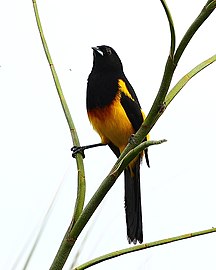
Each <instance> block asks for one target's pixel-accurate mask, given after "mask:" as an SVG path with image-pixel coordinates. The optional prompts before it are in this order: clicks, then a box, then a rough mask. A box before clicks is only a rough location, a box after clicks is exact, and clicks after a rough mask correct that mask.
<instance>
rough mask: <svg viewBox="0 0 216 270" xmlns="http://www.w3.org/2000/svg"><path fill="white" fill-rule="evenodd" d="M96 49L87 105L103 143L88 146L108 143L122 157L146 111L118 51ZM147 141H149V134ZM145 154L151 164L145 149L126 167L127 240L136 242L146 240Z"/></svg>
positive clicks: (107, 48)
mask: <svg viewBox="0 0 216 270" xmlns="http://www.w3.org/2000/svg"><path fill="white" fill-rule="evenodd" d="M92 49H93V67H92V70H91V72H90V74H89V77H88V81H87V94H86V107H87V114H88V118H89V121H90V123H91V124H92V126H93V128H94V130H95V131H96V132H97V133H98V134H99V136H100V138H101V143H98V144H94V145H90V146H87V147H85V149H87V148H91V147H95V146H99V145H108V146H109V147H110V149H111V150H112V151H113V153H114V154H115V155H116V156H117V158H118V157H119V156H120V154H121V153H122V151H123V150H124V148H125V147H126V145H127V144H128V142H129V140H130V138H131V136H132V135H133V134H134V133H136V131H137V130H138V129H139V128H140V126H141V124H142V123H143V121H144V120H145V114H144V112H143V111H142V109H141V106H140V103H139V101H138V98H137V96H136V93H135V91H134V89H133V87H132V86H131V84H130V83H129V81H128V79H127V77H126V76H125V74H124V71H123V65H122V62H121V60H120V58H119V56H118V54H117V53H116V51H115V50H114V49H113V48H112V47H110V46H107V45H101V46H96V47H92ZM144 140H149V135H148V136H147V137H146V138H145V139H144ZM143 154H145V159H146V163H147V166H148V167H150V166H149V158H148V149H145V150H144V151H143V152H141V153H140V154H139V155H138V156H137V157H136V158H134V159H133V160H132V161H131V162H130V163H129V165H128V166H127V167H126V169H125V170H124V187H125V194H124V199H125V215H126V227H127V239H128V242H129V243H133V244H137V241H138V242H139V243H142V242H143V224H142V205H141V190H140V164H141V160H142V157H143Z"/></svg>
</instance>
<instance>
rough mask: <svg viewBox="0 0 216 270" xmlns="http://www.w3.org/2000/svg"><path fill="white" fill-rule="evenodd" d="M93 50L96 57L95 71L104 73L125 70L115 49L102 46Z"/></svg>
mask: <svg viewBox="0 0 216 270" xmlns="http://www.w3.org/2000/svg"><path fill="white" fill-rule="evenodd" d="M92 49H93V55H94V62H93V69H96V70H97V71H102V72H106V71H113V70H117V71H122V70H123V68H122V63H121V60H120V58H119V57H118V55H117V53H116V52H115V50H113V48H111V47H109V46H106V45H101V46H97V47H92Z"/></svg>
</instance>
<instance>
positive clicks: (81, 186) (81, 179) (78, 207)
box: [32, 0, 85, 224]
mask: <svg viewBox="0 0 216 270" xmlns="http://www.w3.org/2000/svg"><path fill="white" fill-rule="evenodd" d="M32 3H33V8H34V13H35V18H36V22H37V26H38V30H39V33H40V37H41V41H42V45H43V48H44V52H45V55H46V57H47V61H48V63H49V66H50V69H51V73H52V76H53V79H54V82H55V86H56V89H57V92H58V96H59V99H60V102H61V105H62V109H63V111H64V114H65V117H66V120H67V123H68V126H69V129H70V133H71V137H72V141H73V144H74V145H76V146H79V145H80V143H79V138H78V135H77V132H76V129H75V126H74V123H73V120H72V117H71V114H70V111H69V108H68V106H67V102H66V100H65V97H64V95H63V92H62V88H61V85H60V82H59V79H58V75H57V73H56V70H55V67H54V64H53V61H52V58H51V55H50V52H49V49H48V46H47V43H46V39H45V36H44V33H43V29H42V25H41V21H40V17H39V13H38V8H37V3H36V0H32ZM76 163H77V171H78V188H77V199H76V204H75V210H74V216H73V219H72V224H73V223H74V222H75V221H76V220H77V218H78V217H79V215H80V214H81V212H82V209H83V205H84V200H85V173H84V165H83V159H82V155H80V154H79V155H77V156H76Z"/></svg>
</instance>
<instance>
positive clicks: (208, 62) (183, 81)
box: [164, 54, 216, 109]
mask: <svg viewBox="0 0 216 270" xmlns="http://www.w3.org/2000/svg"><path fill="white" fill-rule="evenodd" d="M215 61H216V54H215V55H213V56H212V57H210V58H209V59H207V60H205V61H203V62H202V63H200V64H199V65H197V66H196V67H195V68H193V69H192V70H191V71H190V72H188V73H187V74H186V75H185V76H184V77H182V78H181V79H180V80H179V81H178V82H177V84H176V85H175V86H174V87H173V88H172V89H171V90H170V92H169V93H168V94H167V96H166V98H165V101H164V109H165V108H166V107H167V106H168V105H169V104H170V102H171V101H172V100H173V99H174V98H175V97H176V96H177V94H178V93H179V92H180V91H181V89H182V88H183V87H184V86H185V85H186V84H187V83H188V82H189V81H190V79H192V78H193V77H194V76H195V75H196V74H198V73H199V72H200V71H201V70H203V69H204V68H206V67H207V66H209V65H211V64H212V63H214V62H215Z"/></svg>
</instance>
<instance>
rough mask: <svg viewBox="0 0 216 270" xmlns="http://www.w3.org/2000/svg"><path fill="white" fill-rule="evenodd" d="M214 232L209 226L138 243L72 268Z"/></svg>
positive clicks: (85, 266)
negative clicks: (202, 229)
mask: <svg viewBox="0 0 216 270" xmlns="http://www.w3.org/2000/svg"><path fill="white" fill-rule="evenodd" d="M214 232H216V228H211V229H208V230H204V231H198V232H193V233H188V234H183V235H179V236H176V237H171V238H167V239H162V240H158V241H154V242H150V243H147V244H142V245H138V246H134V247H130V248H125V249H121V250H118V251H114V252H111V253H108V254H105V255H103V256H100V257H97V258H95V259H93V260H91V261H88V262H86V263H84V264H82V265H80V266H78V267H76V268H74V270H83V269H87V268H89V267H91V266H93V265H96V264H98V263H101V262H104V261H106V260H109V259H113V258H116V257H119V256H121V255H125V254H128V253H131V252H135V251H139V250H143V249H147V248H152V247H157V246H161V245H165V244H170V243H173V242H176V241H180V240H185V239H189V238H192V237H196V236H201V235H205V234H209V233H214Z"/></svg>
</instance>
